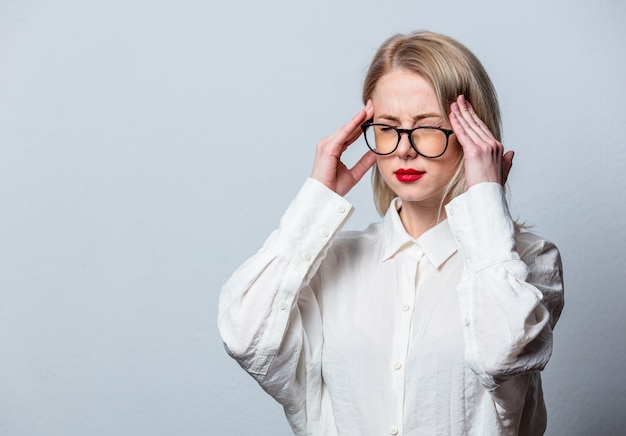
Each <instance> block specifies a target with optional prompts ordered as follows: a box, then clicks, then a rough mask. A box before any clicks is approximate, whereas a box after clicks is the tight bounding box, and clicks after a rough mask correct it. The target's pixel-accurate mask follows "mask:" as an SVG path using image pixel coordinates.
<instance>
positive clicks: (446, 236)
mask: <svg viewBox="0 0 626 436" xmlns="http://www.w3.org/2000/svg"><path fill="white" fill-rule="evenodd" d="M400 206H402V200H401V199H400V198H395V199H394V200H393V201H392V202H391V205H390V206H389V209H388V210H387V213H386V214H385V219H384V224H383V226H384V227H383V252H382V255H383V257H382V261H383V262H384V261H387V260H389V259H391V258H392V257H394V256H395V255H396V254H397V253H398V252H400V251H402V250H403V249H405V248H406V247H408V246H411V245H412V244H417V245H418V246H419V247H420V248H421V249H422V251H423V252H424V254H425V255H426V257H427V258H428V260H429V261H430V263H432V264H433V266H434V267H435V268H439V267H440V266H441V265H442V264H443V263H444V262H445V261H446V260H447V259H448V258H449V257H450V256H452V255H453V254H454V253H455V252H456V251H457V245H456V241H455V240H454V237H453V235H452V231H451V230H450V225H449V224H448V220H444V221H442V222H441V223H439V224H437V225H436V226H435V227H433V228H432V229H430V230H428V231H427V232H426V233H424V234H423V235H422V236H420V237H419V238H417V239H415V238H413V237H412V236H411V235H409V234H408V233H407V232H406V230H405V229H404V225H403V224H402V221H401V220H400V215H399V214H398V209H399V208H400Z"/></svg>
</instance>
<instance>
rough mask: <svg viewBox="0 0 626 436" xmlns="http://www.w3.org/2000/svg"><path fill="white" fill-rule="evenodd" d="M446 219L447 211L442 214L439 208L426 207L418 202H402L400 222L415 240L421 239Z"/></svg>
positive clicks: (443, 210)
mask: <svg viewBox="0 0 626 436" xmlns="http://www.w3.org/2000/svg"><path fill="white" fill-rule="evenodd" d="M445 219H446V211H445V209H442V210H441V212H440V211H439V207H424V206H420V205H419V203H417V202H402V209H401V210H400V220H401V221H402V225H403V226H404V229H405V230H406V231H407V233H408V234H409V235H411V236H412V237H413V238H419V237H420V236H422V235H423V234H424V233H426V232H427V231H428V230H430V229H432V228H433V227H435V226H436V225H437V224H439V223H440V222H442V221H443V220H445Z"/></svg>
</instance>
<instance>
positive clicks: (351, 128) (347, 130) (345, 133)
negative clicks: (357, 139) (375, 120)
mask: <svg viewBox="0 0 626 436" xmlns="http://www.w3.org/2000/svg"><path fill="white" fill-rule="evenodd" d="M366 116H367V112H366V110H365V109H361V110H360V111H359V113H358V114H356V115H355V116H354V117H352V119H351V120H350V121H348V123H347V124H345V125H344V126H343V127H341V128H340V129H339V130H337V131H336V132H335V133H334V134H333V135H332V137H334V138H335V139H336V140H338V141H340V142H342V143H343V142H344V141H346V139H348V138H350V137H352V135H353V134H354V132H359V131H360V130H361V124H363V122H364V121H365V119H366V118H365V117H366Z"/></svg>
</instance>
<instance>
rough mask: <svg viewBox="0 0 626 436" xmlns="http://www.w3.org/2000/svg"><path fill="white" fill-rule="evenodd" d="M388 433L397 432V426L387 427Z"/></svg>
mask: <svg viewBox="0 0 626 436" xmlns="http://www.w3.org/2000/svg"><path fill="white" fill-rule="evenodd" d="M389 433H391V434H398V427H396V426H395V425H392V426H391V427H390V428H389Z"/></svg>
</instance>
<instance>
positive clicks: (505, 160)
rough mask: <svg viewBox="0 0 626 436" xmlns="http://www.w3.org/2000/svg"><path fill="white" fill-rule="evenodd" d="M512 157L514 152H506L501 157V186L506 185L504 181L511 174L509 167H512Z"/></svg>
mask: <svg viewBox="0 0 626 436" xmlns="http://www.w3.org/2000/svg"><path fill="white" fill-rule="evenodd" d="M514 156H515V152H514V151H513V150H509V151H507V152H506V153H504V155H503V156H502V186H504V185H505V184H506V181H507V179H508V178H509V173H510V172H511V167H512V166H513V157H514Z"/></svg>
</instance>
